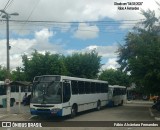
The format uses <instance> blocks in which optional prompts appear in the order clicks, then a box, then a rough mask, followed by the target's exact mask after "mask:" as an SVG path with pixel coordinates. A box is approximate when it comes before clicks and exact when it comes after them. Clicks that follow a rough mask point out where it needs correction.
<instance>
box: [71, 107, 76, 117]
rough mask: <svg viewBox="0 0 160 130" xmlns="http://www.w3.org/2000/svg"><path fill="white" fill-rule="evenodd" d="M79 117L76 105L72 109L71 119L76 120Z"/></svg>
mask: <svg viewBox="0 0 160 130" xmlns="http://www.w3.org/2000/svg"><path fill="white" fill-rule="evenodd" d="M76 115H77V106H76V105H75V104H74V105H73V106H72V108H71V118H74V117H75V116H76Z"/></svg>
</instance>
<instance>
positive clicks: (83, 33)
mask: <svg viewBox="0 0 160 130" xmlns="http://www.w3.org/2000/svg"><path fill="white" fill-rule="evenodd" d="M98 33H99V28H98V27H97V26H96V25H94V26H90V25H87V24H86V23H80V24H79V26H78V29H77V31H76V32H75V34H74V37H76V38H79V39H83V40H86V39H93V38H96V37H98Z"/></svg>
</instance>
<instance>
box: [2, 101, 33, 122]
mask: <svg viewBox="0 0 160 130" xmlns="http://www.w3.org/2000/svg"><path fill="white" fill-rule="evenodd" d="M30 116H31V115H30V110H29V106H23V105H21V106H20V112H19V106H18V105H16V104H14V106H13V107H11V109H10V113H9V114H8V113H7V108H0V121H1V120H6V121H7V120H10V121H24V120H28V118H29V117H30Z"/></svg>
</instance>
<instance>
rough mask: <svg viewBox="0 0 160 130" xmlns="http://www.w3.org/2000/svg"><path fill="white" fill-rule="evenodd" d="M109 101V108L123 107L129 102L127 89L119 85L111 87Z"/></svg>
mask: <svg viewBox="0 0 160 130" xmlns="http://www.w3.org/2000/svg"><path fill="white" fill-rule="evenodd" d="M108 99H109V103H108V106H118V105H123V103H126V100H127V93H126V87H124V86H119V85H113V86H112V85H109V91H108Z"/></svg>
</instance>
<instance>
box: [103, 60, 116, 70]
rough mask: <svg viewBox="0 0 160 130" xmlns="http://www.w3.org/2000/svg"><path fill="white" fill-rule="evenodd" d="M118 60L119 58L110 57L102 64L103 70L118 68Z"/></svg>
mask: <svg viewBox="0 0 160 130" xmlns="http://www.w3.org/2000/svg"><path fill="white" fill-rule="evenodd" d="M116 61H117V58H109V59H108V61H107V62H106V63H105V64H104V65H103V66H102V68H101V70H106V69H117V68H118V67H119V64H118V63H117V62H116Z"/></svg>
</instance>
